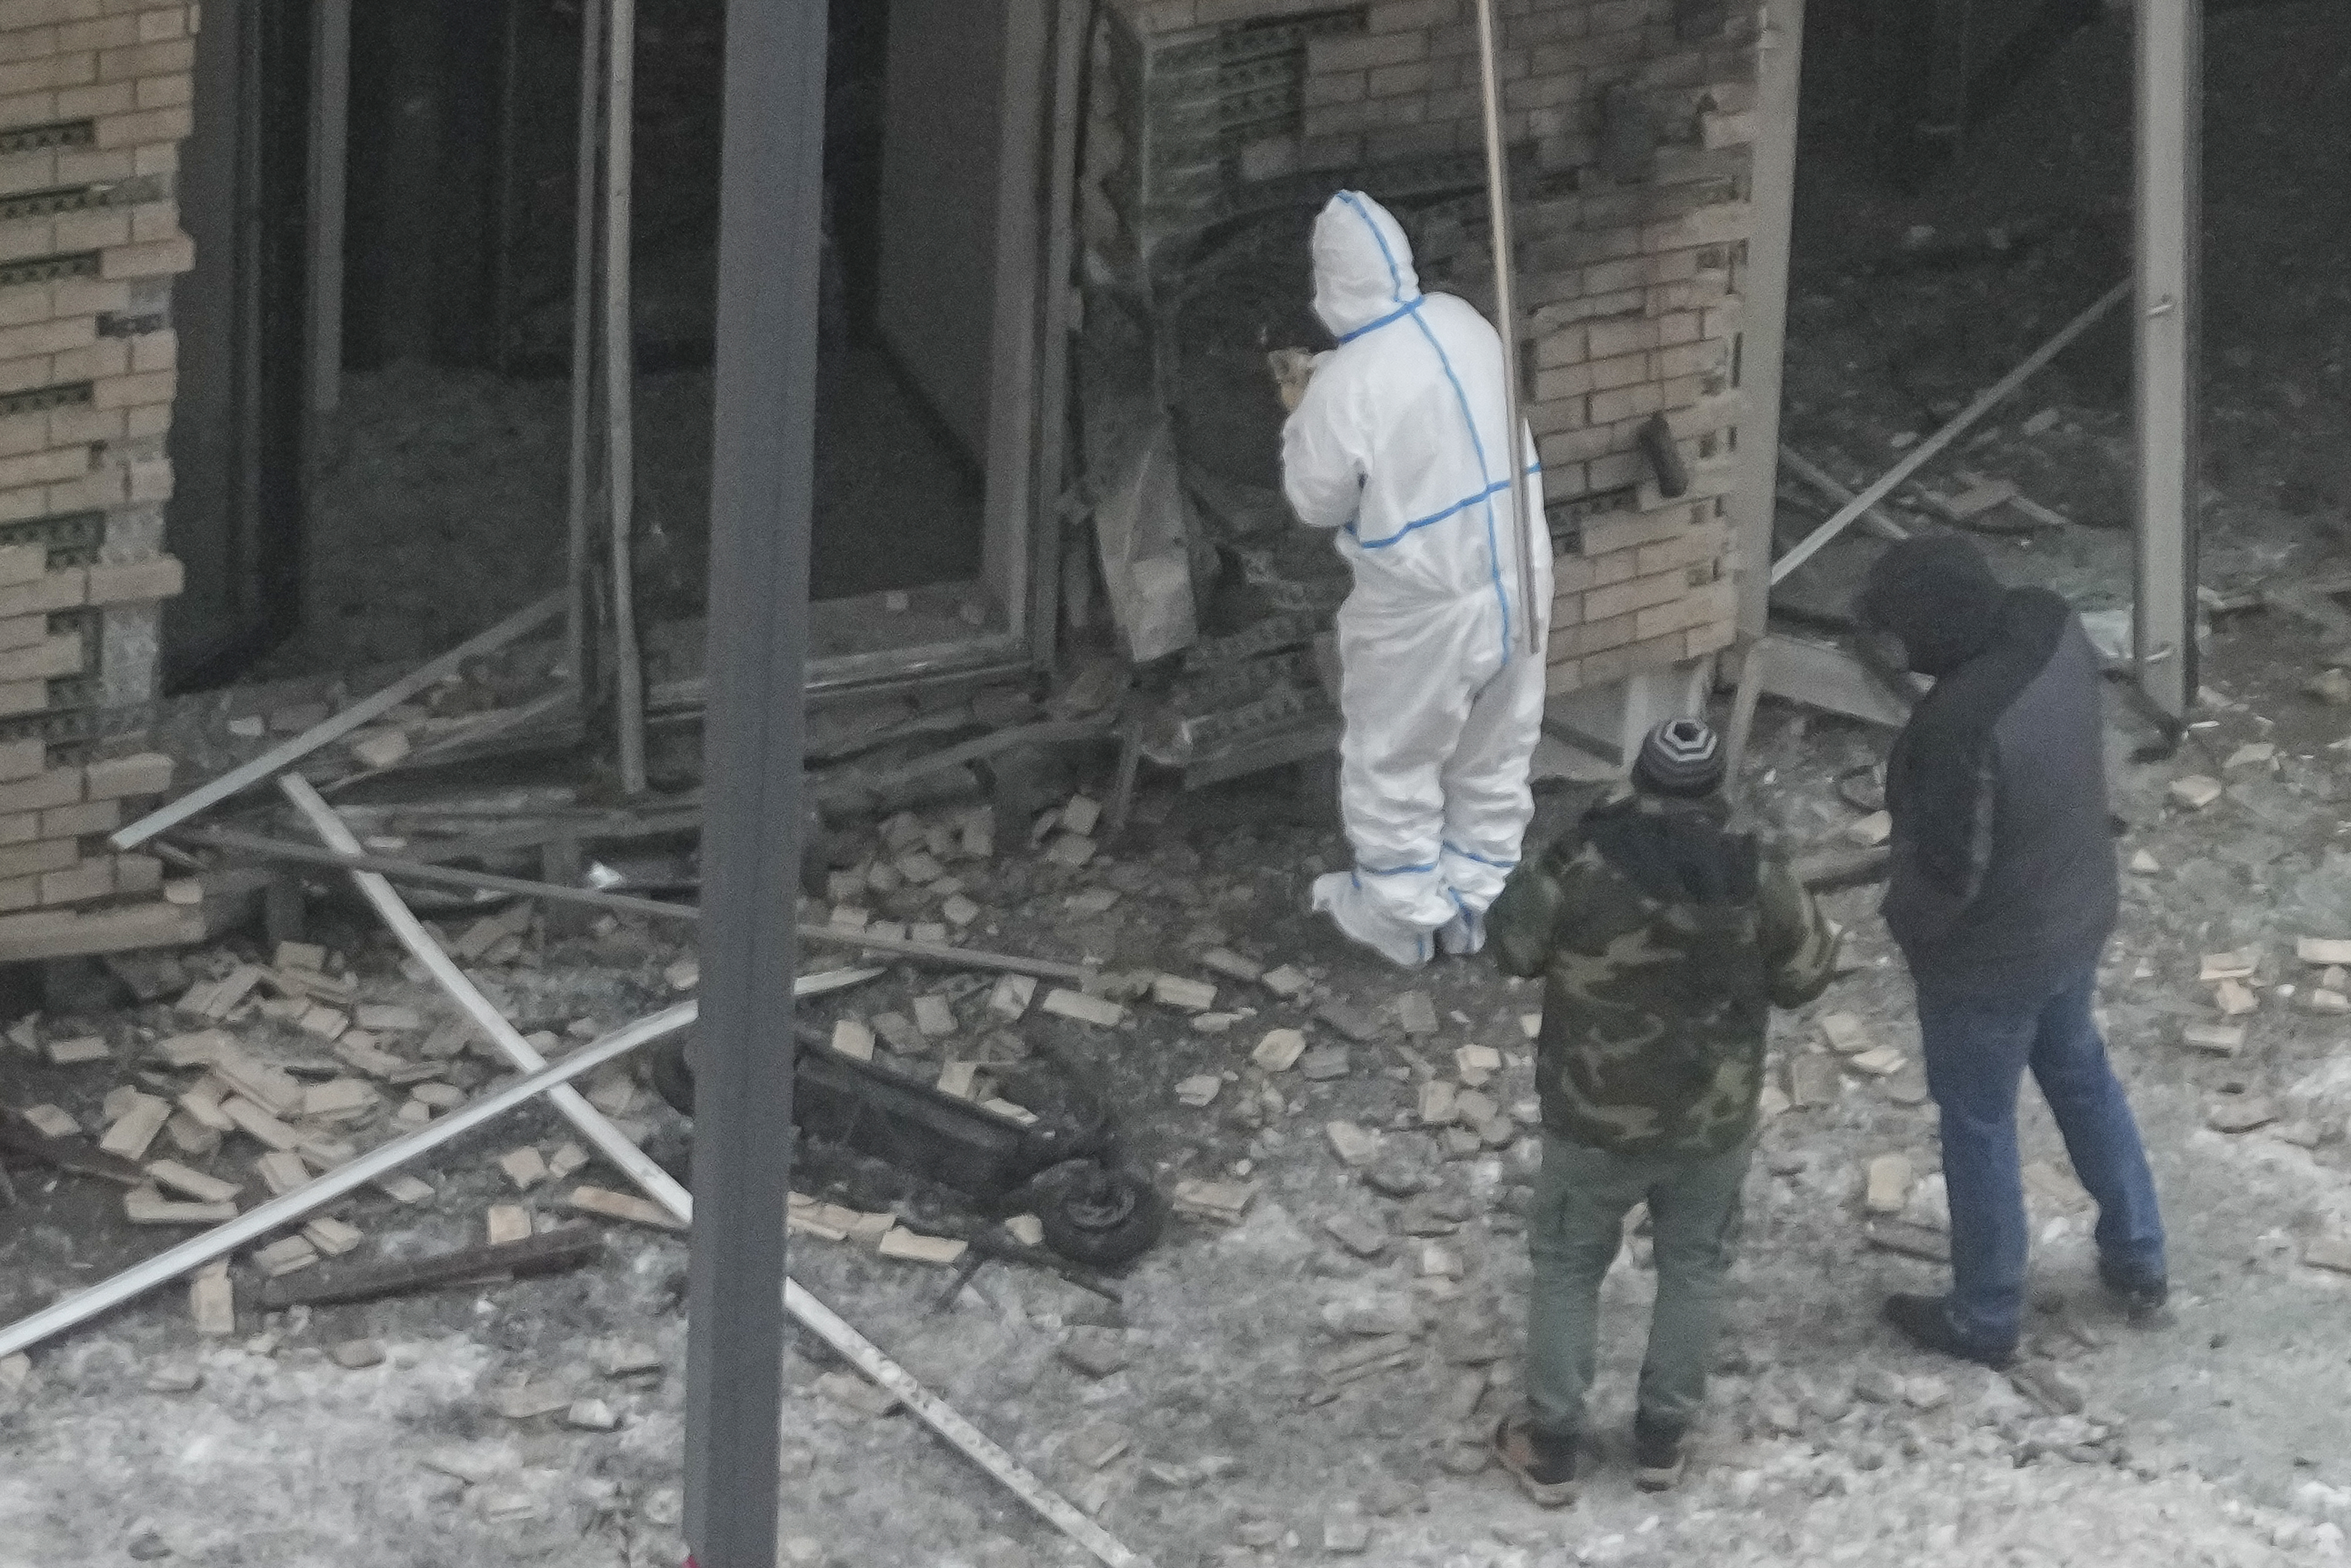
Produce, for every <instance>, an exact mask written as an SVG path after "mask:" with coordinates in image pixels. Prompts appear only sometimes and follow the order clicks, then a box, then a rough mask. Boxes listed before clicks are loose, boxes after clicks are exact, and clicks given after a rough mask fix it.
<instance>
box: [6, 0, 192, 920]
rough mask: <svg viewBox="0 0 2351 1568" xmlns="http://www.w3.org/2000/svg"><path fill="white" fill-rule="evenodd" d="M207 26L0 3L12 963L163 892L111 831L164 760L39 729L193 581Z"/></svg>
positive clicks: (77, 7)
mask: <svg viewBox="0 0 2351 1568" xmlns="http://www.w3.org/2000/svg"><path fill="white" fill-rule="evenodd" d="M198 20H199V7H198V6H196V5H186V4H178V5H163V4H157V3H156V0H0V541H6V542H5V543H0V734H5V735H8V736H10V737H14V738H9V739H7V740H5V741H0V954H5V953H6V952H7V951H8V950H9V949H10V948H11V946H12V945H14V944H16V943H18V942H27V941H29V942H44V941H54V940H55V938H56V937H57V935H58V933H59V932H60V931H61V930H62V929H65V928H67V927H69V926H71V925H73V924H74V923H76V922H78V921H99V920H103V919H108V918H119V917H122V916H126V915H127V916H131V917H134V918H135V917H140V916H141V915H142V913H143V912H142V911H141V910H139V909H137V908H133V907H130V906H128V905H127V904H126V901H152V897H153V895H155V894H157V893H158V892H159V890H160V887H161V883H162V863H161V862H158V861H156V860H154V859H152V857H149V856H146V855H117V854H114V853H112V852H110V850H109V848H108V847H107V844H106V841H105V835H106V834H107V833H109V832H110V831H113V829H115V828H116V827H119V826H120V825H121V823H122V822H123V821H128V820H129V819H130V818H131V816H132V815H135V814H136V813H137V811H138V810H141V809H143V806H142V805H141V802H142V801H144V800H147V799H151V798H152V797H154V796H157V795H160V794H162V793H163V792H165V791H166V790H168V789H169V788H170V786H171V764H170V761H169V759H168V758H162V757H159V756H153V755H147V754H141V755H139V756H134V757H130V758H110V759H92V758H90V757H89V755H88V752H89V747H86V746H81V747H68V746H66V745H57V746H53V745H51V744H50V742H49V740H48V738H47V733H48V732H47V730H46V729H45V727H44V721H45V717H46V716H48V715H51V714H52V713H53V712H55V711H56V704H57V701H58V698H57V690H58V688H57V687H55V686H53V685H52V683H56V682H60V681H64V682H68V683H71V682H73V681H74V680H75V679H76V678H78V677H92V676H96V675H97V674H99V672H97V671H95V670H93V669H91V668H89V667H88V666H89V662H90V656H91V648H92V646H93V641H94V638H93V636H92V634H90V633H89V632H88V631H87V629H86V628H87V625H88V623H89V621H90V620H91V618H92V617H93V616H103V614H104V613H105V612H108V611H110V610H120V609H121V608H123V607H127V606H128V607H135V606H145V605H152V604H154V603H156V602H157V601H162V600H163V599H167V598H170V597H172V595H174V594H176V593H178V592H179V591H180V585H181V573H180V565H179V562H177V561H175V560H173V559H171V558H170V557H168V556H163V555H159V554H155V553H153V549H152V541H153V538H154V537H155V530H154V528H153V527H152V513H153V509H154V508H155V507H157V506H159V505H160V504H161V503H162V502H163V501H166V500H168V499H169V498H170V497H171V494H172V464H171V458H170V456H169V455H168V454H167V452H166V450H165V445H164V442H165V438H166V436H167V435H168V434H169V432H170V430H171V423H172V393H173V390H174V386H175V382H176V377H177V365H178V340H177V339H176V337H175V336H174V334H173V332H172V328H171V317H170V298H171V280H172V277H174V276H175V275H176V274H178V273H181V272H183V271H185V270H186V269H187V268H188V267H189V266H190V265H191V263H192V262H193V259H194V258H193V246H191V244H190V242H189V240H188V237H187V235H185V234H183V232H182V231H181V228H180V219H179V207H178V204H177V200H176V189H175V180H176V175H177V172H178V167H179V145H180V142H181V141H182V140H183V138H184V137H186V136H187V134H188V131H189V127H190V123H191V119H190V116H191V107H190V104H191V99H192V96H193V91H192V84H193V78H192V76H191V71H192V68H193V63H194V35H195V31H196V27H197V25H198ZM126 514H127V515H128V516H129V517H147V518H149V519H151V521H150V522H149V523H148V524H147V525H146V526H144V527H143V528H126V527H122V526H120V522H121V520H122V519H124V518H125V517H126ZM92 515H96V516H99V517H104V518H106V520H107V526H106V527H105V528H104V529H103V530H102V531H101V532H100V534H99V542H98V544H97V545H96V546H95V548H94V549H93V548H89V546H87V545H80V546H77V547H76V548H73V549H62V548H59V547H57V546H56V544H55V536H50V537H49V538H47V542H44V534H43V525H44V524H49V525H52V527H56V526H58V520H60V519H67V518H85V519H86V518H88V517H90V516H92ZM88 531H89V530H88V529H87V528H86V527H85V528H84V532H85V533H87V532H88ZM133 539H143V540H144V541H146V542H145V543H143V544H132V543H130V542H127V541H131V540H133ZM53 618H60V619H53ZM101 645H102V644H101ZM79 689H80V690H81V691H82V694H83V695H84V696H85V697H86V696H87V687H86V686H85V687H82V688H79Z"/></svg>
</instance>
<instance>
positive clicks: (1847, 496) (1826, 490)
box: [1780, 445, 1910, 540]
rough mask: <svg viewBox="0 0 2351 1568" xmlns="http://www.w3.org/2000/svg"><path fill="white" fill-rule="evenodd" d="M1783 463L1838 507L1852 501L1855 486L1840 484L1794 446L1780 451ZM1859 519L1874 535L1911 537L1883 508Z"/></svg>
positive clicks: (1884, 537)
mask: <svg viewBox="0 0 2351 1568" xmlns="http://www.w3.org/2000/svg"><path fill="white" fill-rule="evenodd" d="M1780 464H1781V466H1782V467H1784V468H1786V469H1787V470H1788V472H1789V473H1791V474H1793V475H1794V476H1796V477H1797V478H1799V479H1802V481H1803V482H1804V483H1805V484H1807V485H1810V486H1812V487H1813V489H1815V490H1818V491H1819V492H1820V493H1821V494H1822V495H1823V496H1826V497H1828V498H1829V499H1830V500H1832V501H1834V502H1835V503H1836V504H1837V505H1839V506H1841V507H1842V506H1845V505H1848V504H1849V503H1851V501H1852V500H1853V488H1852V486H1848V485H1844V484H1842V483H1840V482H1839V481H1838V479H1837V476H1835V475H1834V474H1832V473H1830V472H1829V471H1828V470H1827V469H1825V468H1823V467H1822V466H1821V465H1819V464H1817V463H1815V462H1813V460H1812V459H1811V458H1809V457H1807V456H1805V455H1803V454H1802V453H1801V452H1799V451H1797V450H1796V449H1795V448H1794V447H1792V446H1785V445H1783V446H1782V447H1781V448H1780ZM1859 520H1860V522H1861V525H1862V527H1864V528H1867V529H1869V530H1870V531H1871V532H1872V533H1875V534H1876V536H1877V537H1878V538H1882V539H1897V540H1898V539H1907V538H1909V537H1910V530H1909V529H1908V528H1904V527H1903V526H1902V525H1901V524H1900V523H1897V522H1896V521H1895V520H1894V519H1893V518H1892V517H1887V516H1886V509H1885V508H1884V507H1870V508H1869V509H1868V510H1867V511H1865V512H1863V513H1862V514H1861V517H1860V519H1859Z"/></svg>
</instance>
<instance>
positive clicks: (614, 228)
mask: <svg viewBox="0 0 2351 1568" xmlns="http://www.w3.org/2000/svg"><path fill="white" fill-rule="evenodd" d="M636 53H637V0H612V47H611V55H610V57H609V58H608V60H607V62H606V65H607V70H606V73H605V81H606V90H605V105H604V411H605V420H606V424H605V435H604V476H605V486H604V487H605V490H606V495H605V497H604V498H605V500H606V502H607V503H608V505H609V506H610V507H611V519H612V653H613V664H614V669H613V679H614V680H615V681H616V682H617V683H618V685H619V686H620V699H621V700H620V704H619V715H618V716H619V721H620V722H619V726H618V727H619V729H620V740H621V793H622V794H623V795H628V796H632V797H633V796H637V795H642V794H643V793H644V792H645V672H644V664H643V659H642V657H641V656H640V654H639V653H638V651H637V589H636V567H635V560H634V549H635V543H634V539H633V538H632V534H633V532H634V528H635V517H636V501H637V460H636V413H635V409H636V404H635V399H634V396H633V393H634V392H635V391H636V374H637V354H636V338H635V331H634V327H633V325H632V322H633V317H634V311H633V309H632V300H633V298H634V294H633V290H632V285H631V282H630V277H629V235H630V232H631V229H632V221H631V217H630V214H631V212H632V210H633V206H632V201H631V197H630V189H629V183H630V176H631V173H632V163H633V162H634V159H635V145H636V139H635V134H634V131H635V127H634V125H633V123H632V121H633V119H634V116H635V113H636V101H637V92H636Z"/></svg>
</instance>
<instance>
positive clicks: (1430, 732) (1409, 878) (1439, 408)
mask: <svg viewBox="0 0 2351 1568" xmlns="http://www.w3.org/2000/svg"><path fill="white" fill-rule="evenodd" d="M1313 244H1314V311H1315V314H1316V315H1317V316H1319V317H1321V318H1322V324H1323V325H1324V326H1325V327H1327V328H1329V329H1331V333H1332V336H1333V337H1335V338H1337V339H1338V340H1339V346H1338V348H1336V349H1335V350H1332V351H1331V352H1330V353H1329V354H1327V355H1324V356H1322V360H1321V361H1320V363H1319V365H1318V367H1317V369H1316V371H1315V372H1314V377H1313V380H1312V381H1311V382H1309V383H1308V384H1307V388H1306V393H1305V396H1304V397H1303V399H1302V400H1301V402H1299V405H1298V409H1297V411H1296V412H1295V413H1292V414H1291V415H1290V420H1289V422H1288V423H1286V424H1285V425H1284V426H1283V427H1282V433H1281V462H1282V483H1283V488H1284V490H1285V491H1286V492H1287V493H1288V495H1289V497H1290V506H1291V507H1292V508H1293V509H1294V510H1295V511H1296V512H1297V514H1298V516H1299V517H1300V519H1301V521H1303V522H1305V523H1306V524H1308V525H1309V526H1310V527H1312V528H1332V529H1335V530H1337V534H1336V538H1337V543H1338V548H1339V553H1340V554H1341V555H1342V556H1343V557H1345V558H1346V560H1347V563H1348V565H1349V566H1350V567H1351V568H1352V569H1353V572H1354V579H1355V582H1354V590H1353V592H1351V593H1350V594H1348V596H1347V601H1346V602H1345V603H1344V604H1343V605H1342V606H1341V607H1340V609H1339V615H1338V644H1339V655H1340V664H1341V669H1342V675H1343V678H1342V682H1341V691H1340V698H1339V706H1340V711H1341V713H1342V714H1343V716H1344V718H1345V720H1346V737H1345V738H1344V739H1343V741H1342V742H1341V745H1340V752H1339V758H1340V769H1339V806H1340V811H1341V814H1342V816H1343V818H1344V820H1345V823H1346V829H1347V837H1348V840H1349V841H1350V842H1351V843H1352V844H1353V848H1354V853H1355V866H1354V869H1353V871H1349V872H1334V873H1331V874H1330V875H1327V876H1322V877H1319V878H1317V879H1316V880H1315V883H1314V907H1315V908H1317V909H1321V910H1326V911H1328V912H1329V913H1330V914H1331V915H1332V918H1333V919H1334V920H1335V921H1337V923H1338V925H1339V927H1340V929H1341V930H1343V931H1344V932H1345V933H1346V934H1347V935H1348V936H1352V937H1353V938H1354V939H1355V940H1356V941H1358V942H1361V943H1364V945H1366V946H1370V947H1373V948H1374V949H1375V950H1377V951H1378V952H1380V953H1382V954H1384V956H1387V957H1388V958H1390V959H1392V960H1393V961H1395V962H1396V963H1398V964H1401V965H1405V966H1406V967H1411V966H1416V965H1418V964H1421V963H1425V962H1426V960H1427V959H1428V957H1429V956H1430V954H1431V948H1432V946H1433V945H1435V944H1439V943H1441V945H1442V946H1443V947H1444V948H1445V950H1446V951H1447V952H1451V953H1472V952H1476V951H1477V950H1478V948H1479V946H1482V945H1483V943H1484V937H1485V926H1484V917H1485V913H1486V909H1487V906H1488V905H1489V904H1492V903H1493V902H1494V900H1495V898H1496V897H1497V896H1498V895H1499V894H1500V893H1501V890H1502V883H1503V879H1504V878H1506V877H1507V876H1508V875H1509V874H1510V868H1511V867H1512V866H1514V865H1516V864H1517V863H1518V858H1519V847H1520V839H1521V837H1522V836H1523V835H1524V833H1525V831H1526V826H1527V821H1528V819H1529V818H1530V817H1531V816H1532V815H1533V798H1532V796H1531V794H1530V793H1529V790H1528V783H1527V772H1528V767H1529V764H1530V763H1531V759H1532V758H1533V755H1534V748H1535V741H1536V738H1537V737H1538V735H1539V734H1540V732H1541V725H1542V707H1543V658H1542V655H1541V653H1540V652H1538V653H1528V652H1527V651H1526V650H1525V649H1523V648H1521V647H1520V646H1519V645H1518V639H1517V632H1518V631H1519V628H1520V623H1521V620H1522V618H1523V617H1525V616H1527V615H1528V614H1529V613H1530V612H1531V613H1532V614H1533V615H1534V617H1535V622H1536V626H1537V630H1538V638H1537V645H1538V647H1540V646H1541V632H1542V631H1543V630H1544V629H1545V628H1547V626H1548V623H1549V620H1550V611H1551V538H1550V533H1549V530H1548V529H1547V528H1544V526H1543V524H1542V515H1543V512H1542V490H1541V476H1540V472H1539V469H1538V467H1537V465H1536V464H1535V460H1534V451H1533V442H1532V440H1531V438H1530V437H1529V436H1528V435H1527V434H1526V433H1525V432H1524V431H1523V430H1521V432H1520V453H1521V457H1522V459H1523V461H1524V462H1525V464H1526V465H1527V473H1526V484H1527V486H1528V487H1529V491H1530V494H1529V496H1528V507H1527V512H1526V516H1527V517H1528V518H1529V527H1530V528H1531V529H1532V530H1533V534H1534V538H1533V543H1534V547H1535V548H1534V550H1533V556H1534V561H1535V581H1534V583H1533V584H1532V585H1531V589H1532V591H1531V592H1530V591H1527V590H1528V587H1529V585H1527V584H1524V583H1521V582H1520V580H1519V564H1518V551H1517V549H1516V547H1515V546H1514V544H1513V543H1512V541H1511V537H1510V475H1509V470H1508V469H1507V467H1506V466H1505V464H1506V463H1507V462H1508V457H1507V456H1506V454H1507V453H1508V452H1509V450H1510V444H1509V443H1507V442H1506V441H1505V440H1504V439H1503V436H1502V431H1503V425H1504V413H1503V402H1502V374H1503V360H1502V343H1501V339H1500V337H1499V334H1497V333H1496V332H1495V330H1494V329H1493V328H1492V327H1491V326H1489V324H1488V323H1487V321H1486V319H1485V318H1484V317H1483V316H1480V315H1479V313H1478V311H1477V310H1476V308H1474V307H1472V306H1470V305H1469V304H1468V303H1467V302H1466V301H1464V300H1461V299H1458V298H1454V297H1453V296H1451V295H1449V294H1423V293H1421V291H1420V284H1419V279H1418V278H1417V277H1416V275H1415V274H1414V272H1413V267H1412V251H1411V247H1410V246H1409V245H1408V243H1407V242H1406V241H1405V235H1404V230H1403V228H1402V227H1401V226H1400V225H1398V224H1397V223H1396V221H1395V217H1394V216H1392V215H1391V214H1389V213H1388V211H1387V209H1386V208H1384V207H1383V206H1381V205H1380V204H1378V203H1377V202H1374V201H1373V200H1372V199H1371V198H1370V197H1368V196H1365V195H1364V194H1362V193H1359V192H1355V191H1342V192H1340V193H1338V194H1337V195H1335V196H1333V197H1332V199H1331V203H1330V204H1329V205H1328V206H1326V207H1324V208H1323V209H1322V215H1321V217H1320V218H1318V219H1317V220H1316V222H1315V225H1314V242H1313ZM1432 939H1434V942H1433V940H1432Z"/></svg>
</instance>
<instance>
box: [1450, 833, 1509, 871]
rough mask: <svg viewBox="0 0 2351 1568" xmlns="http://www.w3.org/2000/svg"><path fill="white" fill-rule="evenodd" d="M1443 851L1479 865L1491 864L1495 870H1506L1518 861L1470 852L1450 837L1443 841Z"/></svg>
mask: <svg viewBox="0 0 2351 1568" xmlns="http://www.w3.org/2000/svg"><path fill="white" fill-rule="evenodd" d="M1445 852H1446V853H1447V854H1449V855H1459V856H1460V857H1461V858H1462V859H1463V860H1465V861H1476V862H1478V863H1479V865H1489V866H1492V867H1493V868H1494V869H1495V870H1496V871H1508V870H1510V868H1511V867H1512V866H1515V865H1517V864H1518V863H1519V862H1516V861H1498V860H1489V859H1487V858H1486V857H1485V856H1484V855H1480V854H1472V853H1470V852H1468V850H1465V849H1463V848H1462V847H1461V846H1460V845H1458V844H1457V843H1455V842H1453V841H1451V840H1450V839H1447V840H1446V841H1445Z"/></svg>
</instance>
